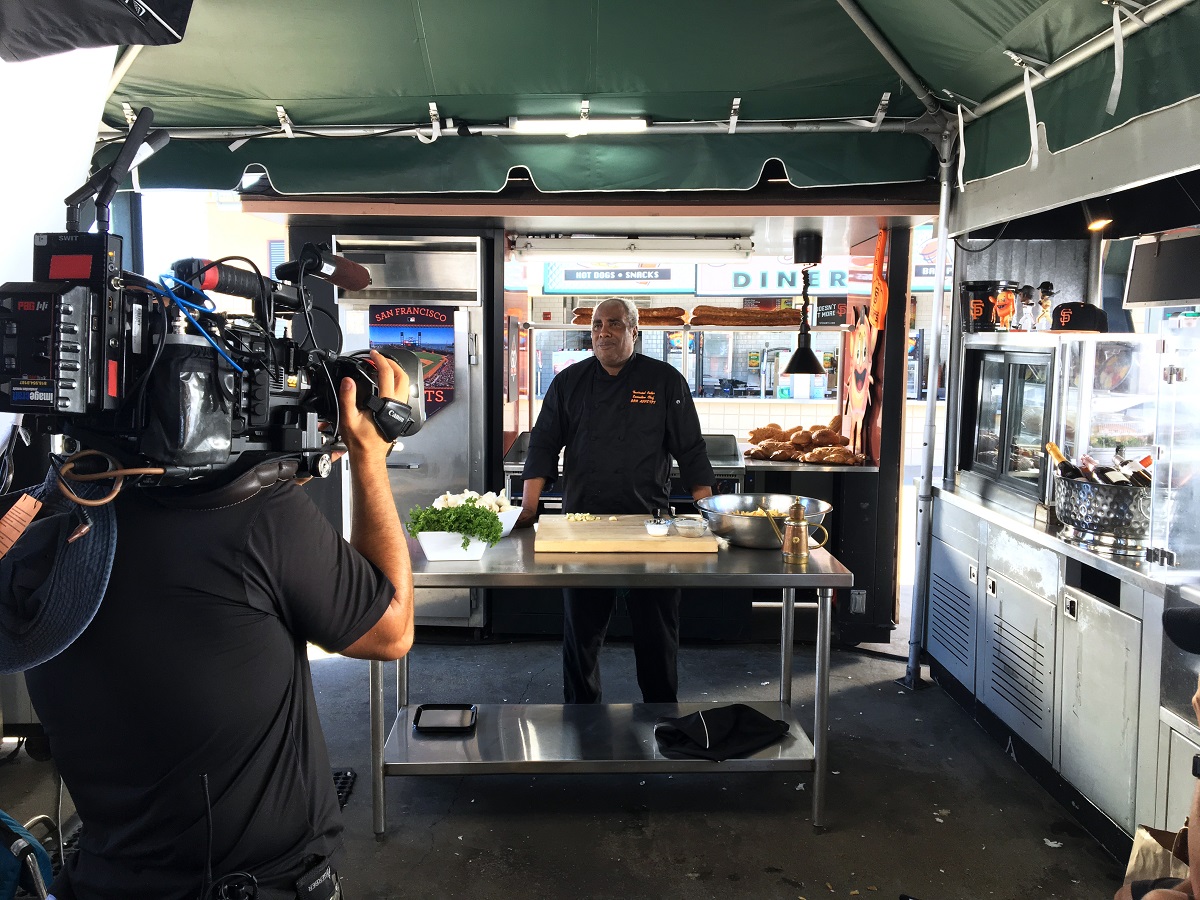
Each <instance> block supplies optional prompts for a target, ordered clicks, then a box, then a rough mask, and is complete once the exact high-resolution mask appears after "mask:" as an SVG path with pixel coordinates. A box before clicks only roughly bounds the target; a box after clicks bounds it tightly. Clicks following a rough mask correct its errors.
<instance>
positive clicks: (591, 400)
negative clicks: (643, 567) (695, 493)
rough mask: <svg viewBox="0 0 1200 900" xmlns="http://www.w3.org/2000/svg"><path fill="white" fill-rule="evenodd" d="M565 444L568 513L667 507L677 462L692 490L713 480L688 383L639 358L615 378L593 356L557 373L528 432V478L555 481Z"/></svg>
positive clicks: (646, 510)
mask: <svg viewBox="0 0 1200 900" xmlns="http://www.w3.org/2000/svg"><path fill="white" fill-rule="evenodd" d="M563 447H566V455H565V457H564V460H563V469H564V471H565V472H566V476H565V479H564V481H565V483H564V485H563V511H564V512H590V513H596V514H600V513H604V514H618V513H653V512H654V510H656V509H662V510H666V508H667V505H668V500H669V497H670V480H671V458H672V457H674V459H675V461H676V462H677V463H678V464H679V474H680V477H681V478H682V480H683V483H684V484H686V485H687V486H688V488H689V489H693V488H695V487H698V486H700V485H711V484H712V483H713V482H714V481H715V478H714V477H713V470H712V465H711V464H710V463H709V461H708V454H707V453H706V451H705V446H704V438H703V436H702V435H701V434H700V420H699V418H698V417H697V415H696V406H695V404H694V403H693V402H692V395H691V392H690V391H689V390H688V386H687V381H685V380H684V377H683V376H682V375H681V374H680V373H679V371H678V370H676V369H675V368H674V367H673V366H670V365H668V364H667V363H665V362H661V361H659V360H656V359H651V358H650V357H648V356H642V355H641V354H640V353H635V354H634V355H633V356H632V357H631V358H630V359H629V361H628V362H626V363H625V365H624V366H623V367H622V368H621V371H620V372H618V373H617V374H616V375H609V374H608V372H606V371H605V370H604V367H603V366H602V365H600V363H599V362H598V361H597V360H596V358H595V357H591V358H589V359H585V360H582V361H580V362H577V363H575V364H574V365H571V366H568V367H567V368H565V369H563V370H562V371H561V372H559V373H558V375H556V376H555V378H554V381H552V382H551V383H550V388H549V390H548V391H547V392H546V398H545V400H544V401H543V403H542V410H541V412H540V413H539V414H538V420H537V423H536V424H535V425H534V426H533V431H532V432H530V435H529V450H528V454H527V455H526V457H525V468H524V472H523V477H525V478H527V479H528V478H545V479H546V480H547V482H551V481H554V480H555V479H557V478H558V474H559V473H558V455H559V451H560V450H561V449H562V448H563Z"/></svg>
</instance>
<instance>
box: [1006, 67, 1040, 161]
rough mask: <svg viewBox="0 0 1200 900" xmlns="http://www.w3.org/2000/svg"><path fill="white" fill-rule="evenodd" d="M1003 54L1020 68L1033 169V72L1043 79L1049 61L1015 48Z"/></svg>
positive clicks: (1035, 143)
mask: <svg viewBox="0 0 1200 900" xmlns="http://www.w3.org/2000/svg"><path fill="white" fill-rule="evenodd" d="M1004 55H1005V56H1007V57H1008V58H1009V59H1011V60H1012V61H1013V65H1015V66H1017V67H1018V68H1020V70H1021V75H1022V79H1021V80H1022V84H1023V88H1024V91H1025V111H1026V112H1027V113H1028V114H1029V169H1030V171H1033V170H1035V169H1037V167H1038V135H1037V109H1036V108H1035V107H1034V105H1033V81H1032V79H1033V73H1037V76H1038V78H1041V79H1042V80H1043V81H1045V80H1046V76H1045V75H1043V74H1042V72H1043V71H1044V70H1045V69H1046V67H1047V66H1048V65H1049V63H1046V62H1044V61H1043V60H1040V59H1038V58H1036V57H1033V56H1030V55H1029V54H1027V53H1018V52H1017V51H1016V50H1005V51H1004Z"/></svg>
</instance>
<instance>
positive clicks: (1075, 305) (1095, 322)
mask: <svg viewBox="0 0 1200 900" xmlns="http://www.w3.org/2000/svg"><path fill="white" fill-rule="evenodd" d="M1050 330H1051V331H1105V332H1106V331H1108V316H1107V314H1105V312H1104V310H1102V309H1101V308H1100V307H1098V306H1092V304H1090V303H1079V302H1078V301H1074V302H1071V303H1060V304H1058V306H1056V307H1054V310H1053V311H1052V312H1051V313H1050Z"/></svg>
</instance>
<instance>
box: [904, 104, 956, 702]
mask: <svg viewBox="0 0 1200 900" xmlns="http://www.w3.org/2000/svg"><path fill="white" fill-rule="evenodd" d="M957 124H958V123H957V122H956V121H954V120H950V122H948V123H947V129H946V131H944V132H943V133H942V140H941V145H940V146H939V147H938V160H939V163H940V165H939V170H938V181H939V184H940V186H941V190H940V192H939V195H938V225H937V229H938V230H937V256H935V257H934V259H935V260H936V263H935V265H934V274H933V320H932V322H931V323H930V326H929V330H930V339H929V365H928V368H927V369H926V375H925V383H926V385H927V387H926V393H925V430H924V434H923V444H922V445H921V447H922V450H923V453H922V455H921V477H920V479H919V481H918V483H917V528H916V535H917V563H916V566H917V568H916V578H915V579H914V582H915V583H914V584H913V595H912V607H911V612H910V615H911V621H910V622H909V634H908V669H907V670H906V672H905V675H904V678H903V679H902V680H900V681H899V682H898V683H899V684H901V685H903V686H904V687H906V688H908V689H909V690H916V689H917V688H919V687H922V684H921V636H922V634H923V633H924V631H925V607H926V597H927V595H928V593H929V556H930V549H931V547H932V540H933V534H932V515H933V455H934V449H935V448H934V445H935V443H936V441H937V400H938V366H939V363H940V362H941V356H942V307H943V306H945V304H946V273H945V261H946V248H947V246H948V245H949V243H950V231H949V223H950V193H951V189H952V184H951V174H950V173H951V171H952V169H953V165H954V152H953V147H954V141H955V139H956V137H957V133H958V132H957Z"/></svg>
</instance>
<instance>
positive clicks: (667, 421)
mask: <svg viewBox="0 0 1200 900" xmlns="http://www.w3.org/2000/svg"><path fill="white" fill-rule="evenodd" d="M637 334H638V313H637V307H636V306H634V305H633V303H632V302H631V301H629V300H624V299H620V298H615V297H614V298H610V299H608V300H605V301H604V302H603V303H601V304H600V305H599V306H597V307H596V308H595V310H594V311H593V312H592V351H593V353H594V355H593V356H592V357H590V358H589V359H585V360H582V361H581V362H577V363H575V364H574V365H571V366H568V367H567V368H565V369H563V370H562V371H561V372H559V373H558V375H556V376H555V378H554V381H553V382H551V384H550V388H549V390H548V391H547V392H546V398H545V400H544V401H543V403H542V409H541V412H540V413H539V415H538V419H537V422H536V423H535V424H534V426H533V430H532V431H531V432H530V435H529V450H528V455H527V456H526V458H525V469H524V472H523V477H524V487H523V493H522V498H521V515H520V518H518V519H517V527H518V528H521V527H526V526H529V525H532V524H533V522H534V520H535V519H536V518H537V510H538V501H539V499H540V497H541V493H542V490H543V489H544V488H545V486H546V483H547V482H549V481H553V480H555V479H556V478H558V474H559V473H558V456H559V452H560V451H561V450H562V449H563V448H564V447H565V448H566V454H565V458H564V469H565V471H566V472H567V478H566V479H565V482H564V486H563V512H564V513H591V514H594V515H614V514H622V513H626V514H629V513H632V514H651V515H652V514H654V512H655V510H663V511H666V510H667V509H668V503H669V498H670V478H671V459H672V457H674V459H675V461H676V462H677V463H678V464H679V474H680V476H681V478H682V480H683V482H684V484H685V485H687V486H688V489H689V490H690V491H691V494H692V498H693V499H696V500H698V499H700V498H701V497H711V496H712V484H713V482H714V480H715V479H714V477H713V470H712V465H711V464H710V463H709V461H708V455H707V453H706V452H705V446H704V438H703V437H702V436H701V434H700V420H699V418H698V417H697V415H696V407H695V404H693V402H692V395H691V392H690V391H689V389H688V385H687V381H686V380H685V379H684V377H683V375H681V374H680V373H679V371H678V370H676V369H675V368H674V367H673V366H670V365H668V364H667V363H665V362H661V361H659V360H656V359H651V358H650V357H647V356H643V355H642V354H640V353H635V352H634V350H633V347H634V341H635V340H636V338H637ZM618 594H621V595H623V596H624V599H625V606H626V609H627V610H628V612H629V618H630V622H631V623H632V625H633V650H634V656H635V659H636V662H637V680H638V687H639V688H640V689H641V692H642V700H643V701H645V702H646V703H674V702H676V694H677V688H678V674H677V671H676V657H677V655H678V648H679V590H678V589H646V588H630V589H629V590H628V591H625V590H621V591H614V590H613V589H612V588H564V590H563V606H564V610H563V612H564V615H563V696H564V698H565V700H566V702H567V703H599V702H600V696H601V688H600V648H601V647H602V646H603V645H604V637H605V634H606V632H607V631H608V624H609V621H610V620H611V618H612V614H613V609H614V607H615V606H616V600H617V595H618Z"/></svg>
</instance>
